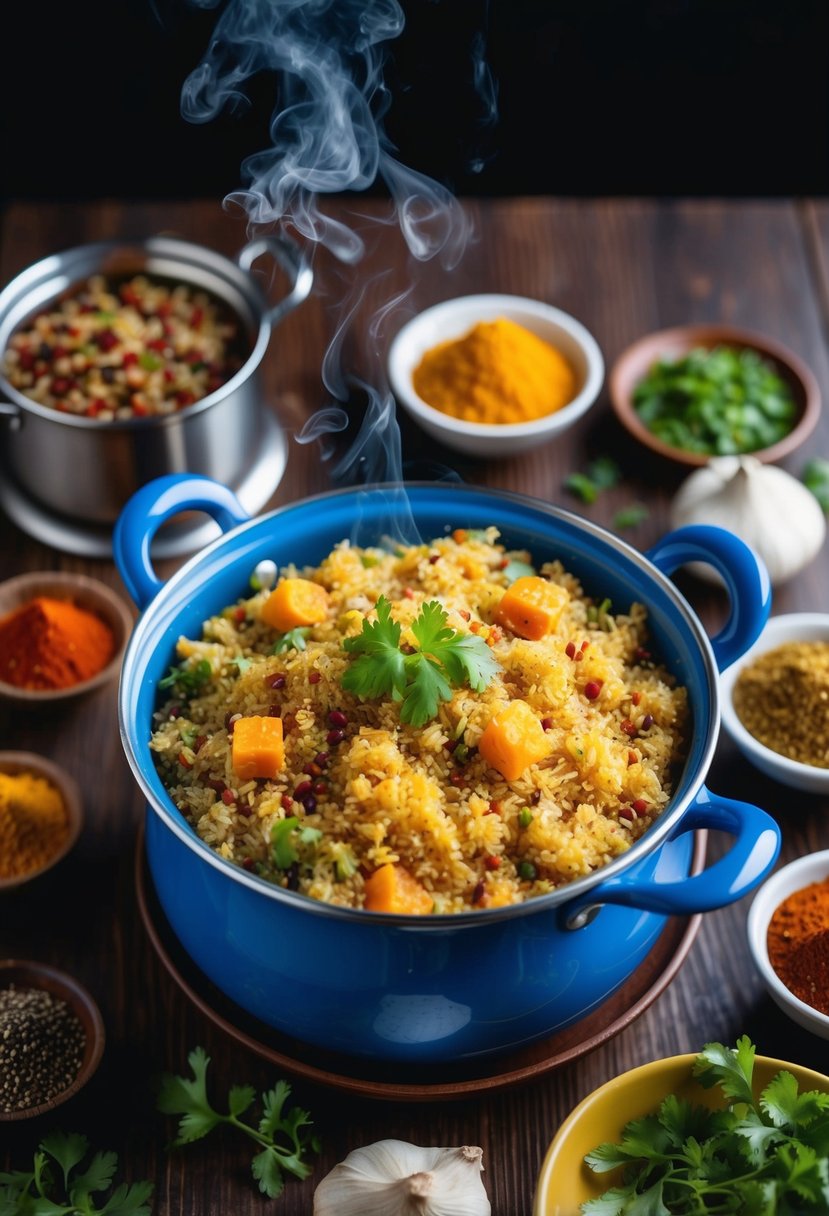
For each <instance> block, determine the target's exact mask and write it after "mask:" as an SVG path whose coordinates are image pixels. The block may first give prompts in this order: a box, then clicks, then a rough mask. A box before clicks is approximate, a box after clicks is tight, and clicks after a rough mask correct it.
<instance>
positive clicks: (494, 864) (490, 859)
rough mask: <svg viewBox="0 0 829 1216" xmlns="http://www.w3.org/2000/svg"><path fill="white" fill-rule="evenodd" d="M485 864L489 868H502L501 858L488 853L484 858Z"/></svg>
mask: <svg viewBox="0 0 829 1216" xmlns="http://www.w3.org/2000/svg"><path fill="white" fill-rule="evenodd" d="M484 865H485V866H486V868H487V869H488V870H499V869H500V868H501V858H500V857H495V856H494V855H493V854H492V853H488V854H487V856H486V857H485V858H484Z"/></svg>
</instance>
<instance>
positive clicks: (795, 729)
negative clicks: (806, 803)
mask: <svg viewBox="0 0 829 1216" xmlns="http://www.w3.org/2000/svg"><path fill="white" fill-rule="evenodd" d="M721 688H722V694H723V695H722V721H723V726H724V728H725V730H726V731H727V732H728V734H729V735H730V736H731V738H732V739H733V740H734V742H735V743H736V744H737V746H738V747H739V749H740V751H741V752H742V753H743V755H744V756H745V757H746V758H747V759H748V760H750V761H751V763H752V764H753V765H755V767H756V768H758V769H760V771H761V772H763V773H765V774H766V775H767V776H768V777H772V778H774V780H776V781H779V782H780V783H781V784H783V785H787V786H790V787H791V788H794V789H799V790H806V791H807V792H809V793H813V794H826V793H829V614H827V613H825V612H794V613H789V614H785V615H782V616H773V617H771V618H770V619H769V621H768V622H767V624H766V626H765V628H764V629H763V632H762V633H761V634H760V637H759V638H758V639H757V641H756V642H755V643H754V645H753V646H752V647H751V648H750V649H749V650H747V651H746V653H745V654H744V655H743V656H742V658H741V659H739V660H738V661H737V662H736V663H734V664H733V665H732V666H731V667H729V668H727V670H726V671H725V672H723V674H722V676H721Z"/></svg>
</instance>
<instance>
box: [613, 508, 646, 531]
mask: <svg viewBox="0 0 829 1216" xmlns="http://www.w3.org/2000/svg"><path fill="white" fill-rule="evenodd" d="M649 514H650V512H649V511H648V508H647V507H646V506H645V504H644V503H641V502H632V503H631V504H630V506H629V507H622V508H621V510H619V511H617V512H616V514H615V515H614V516H613V527H614V528H615V529H616V530H617V531H618V532H621V531H622V530H623V529H624V528H635V527H636V525H637V524H641V523H644V521H645V520H646V519H647V518H648V515H649Z"/></svg>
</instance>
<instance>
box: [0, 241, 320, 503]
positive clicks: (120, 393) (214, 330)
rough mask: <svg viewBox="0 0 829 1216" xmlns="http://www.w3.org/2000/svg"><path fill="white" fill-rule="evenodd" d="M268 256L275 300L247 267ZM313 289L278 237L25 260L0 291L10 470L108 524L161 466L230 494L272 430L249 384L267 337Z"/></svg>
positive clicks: (120, 246)
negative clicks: (238, 246) (276, 284)
mask: <svg viewBox="0 0 829 1216" xmlns="http://www.w3.org/2000/svg"><path fill="white" fill-rule="evenodd" d="M260 260H261V262H260ZM273 262H276V264H277V266H278V267H279V268H280V274H281V277H282V279H283V280H284V282H285V287H284V290H283V294H282V296H281V298H279V299H278V300H272V299H270V298H269V297H268V296H267V295H266V293H265V291H264V290H263V288H262V287H261V286H260V282H259V278H258V276H257V270H258V265H257V263H259V264H267V263H273ZM311 284H312V276H311V271H310V268H309V267H308V266H306V265H305V263H304V262H303V260H302V258H301V256H300V253H299V250H298V248H297V247H296V246H295V245H294V244H293V243H292V242H290V241H288V240H287V239H286V238H284V237H275V236H271V237H265V238H259V239H257V240H254V241H251V242H250V243H248V244H247V245H246V246H245V247H244V248H243V249H242V250H241V251H240V252H239V253H238V254H237V255H236V257H235V258H234V259H230V258H226V257H224V256H223V255H221V254H219V253H216V252H215V251H213V250H211V249H208V248H206V247H203V246H200V245H197V244H193V243H191V242H188V241H183V240H178V239H174V238H167V237H154V238H151V239H148V240H145V241H109V242H100V243H95V244H90V245H83V246H78V247H76V248H73V249H69V250H66V251H64V252H62V253H58V254H55V255H53V256H51V257H47V258H45V259H43V260H42V261H40V262H38V263H36V264H35V265H33V266H30V267H29V268H28V269H27V270H24V271H23V272H22V273H21V274H19V275H18V276H17V277H16V278H15V279H13V280H12V281H11V283H9V284H8V286H7V287H6V288H5V289H4V290H3V291H2V293H0V352H2V353H1V354H0V398H2V400H0V427H1V428H2V429H3V432H4V433H3V444H2V447H3V466H4V472H5V474H6V476H7V477H10V478H11V479H13V481H14V483H15V484H16V486H17V487H18V489H19V490H20V491H22V492H23V493H24V494H25V495H26V496H28V497H29V498H30V499H32V500H34V501H35V502H36V503H38V504H40V505H41V506H43V507H45V508H46V509H47V510H49V511H51V512H56V513H58V514H59V515H65V516H67V517H69V518H72V519H80V520H83V521H85V522H87V523H89V524H93V525H101V524H103V525H107V524H112V523H113V522H114V521H115V519H116V518H117V516H118V513H119V511H120V510H121V508H122V507H123V505H124V503H125V502H126V500H127V499H128V498H129V497H130V495H131V494H132V493H133V492H134V491H135V490H136V489H137V488H138V487H139V486H140V485H143V484H144V483H145V482H147V481H149V480H152V478H154V477H157V476H161V475H163V474H166V473H171V472H183V471H189V472H194V473H201V474H204V475H206V476H210V477H214V478H217V479H219V480H221V481H222V482H223V483H224V484H226V485H228V486H229V487H231V488H232V489H236V490H239V488H240V486H241V485H242V483H243V482H244V480H245V478H246V476H249V472H250V469H251V466H252V465H253V464H254V462H255V459H256V457H257V454H258V453H259V452H260V451H261V450H262V448H263V446H265V440H266V436H267V435H268V434H271V433H272V432H274V431H275V428H276V426H277V424H276V420H275V417H272V416H271V415H270V414H268V415H267V416H266V413H265V409H264V407H263V404H262V403H263V400H264V394H263V391H262V384H261V379H260V365H261V363H262V360H263V358H264V356H265V354H266V351H267V349H268V346H269V342H270V337H271V333H272V330H273V329H274V327H275V326H276V325H277V324H278V323H279V322H280V321H281V320H282V318H283V317H284V316H285V315H287V313H288V312H290V311H291V310H292V309H294V308H295V307H297V305H298V304H300V303H301V302H302V300H304V299H305V297H306V296H307V295H308V294H309V292H310V290H311ZM278 434H279V435H280V436H281V432H278ZM67 469H82V470H83V476H82V477H67V476H66V470H67Z"/></svg>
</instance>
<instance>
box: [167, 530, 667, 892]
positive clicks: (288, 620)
mask: <svg viewBox="0 0 829 1216" xmlns="http://www.w3.org/2000/svg"><path fill="white" fill-rule="evenodd" d="M532 563H533V558H532V555H530V554H529V553H526V552H508V551H506V550H505V548H504V546H503V545H501V544H499V543H498V532H497V530H496V529H495V528H490V529H487V530H486V531H483V532H471V531H470V532H466V531H461V530H458V531H455V532H454V533H452V534H451V535H447V536H445V537H441V538H439V539H437V540H434V541H432V542H431V543H430V544H423V545H416V546H410V547H406V548H397V549H395V550H394V551H393V552H390V551H387V550H385V549H381V548H377V549H373V548H366V549H360V548H356V547H354V546H353V545H351V544H349V543H348V542H347V541H346V542H343V543H342V544H340V545H338V546H337V547H336V548H335V549H334V550H333V552H331V553H330V554H329V555H328V556H327V557H326V558H325V560H324V561H323V562H322V563H321V564H320V565H319V566H318V567H317V568H315V569H310V570H301V571H300V570H298V569H296V568H294V567H289V568H287V569H284V570H280V571H278V572H277V571H276V570H275V569H274V570H270V571H263V570H262V568H261V567H257V571H256V572H254V574H253V576H252V578H251V587H250V588H248V589H247V590H248V591H249V592H250V594H249V595H248V596H247V597H246V598H245V597H243V598H241V599H239V601H238V602H237V603H236V604H233V605H230V606H228V607H227V608H225V609H224V611H222V612H221V613H220V614H219V615H217V616H215V617H212V618H211V619H210V620H208V621H206V622H205V623H204V625H203V632H202V636H201V637H200V638H198V639H195V638H193V639H191V638H180V639H179V641H178V644H177V656H176V657H177V660H178V662H177V664H176V666H174V667H172V668H171V669H170V671H169V674H168V675H167V676H166V677H165V678H164V679H163V680H161V681H160V685H161V698H162V700H161V703H160V704H159V707H158V710H157V712H156V714H155V718H154V723H153V733H152V739H151V748H152V751H153V753H154V758H155V762H156V765H157V767H158V770H159V773H160V776H161V779H162V781H163V783H164V785H165V787H166V789H167V791H168V793H169V795H170V798H171V799H172V801H173V803H174V804H175V806H176V807H178V809H179V810H180V811H181V813H182V814H183V815H184V816H185V818H186V819H187V820H188V822H189V823H190V824H191V825H192V826H193V828H194V829H195V831H196V832H197V833H198V835H199V837H200V838H201V839H202V840H203V841H205V842H206V843H207V844H208V845H209V846H210V847H212V848H213V849H215V850H216V851H217V853H218V854H219V855H220V856H222V857H223V858H226V859H227V860H228V861H230V862H234V863H236V864H238V865H240V866H241V867H243V868H244V869H245V870H248V871H251V872H252V873H254V874H257V875H259V876H260V877H261V878H264V879H266V880H267V881H269V882H272V883H274V884H276V885H278V886H280V887H284V888H287V889H289V890H292V891H298V892H301V893H302V894H304V895H307V896H310V897H311V898H313V899H317V900H322V901H325V902H328V903H331V904H338V905H342V906H346V907H350V908H366V909H369V910H371V911H379V912H393V913H404V914H428V913H454V912H462V911H469V910H471V909H479V908H493V907H499V906H503V905H507V904H514V903H520V902H521V901H523V900H526V899H528V898H531V897H533V896H537V895H541V894H544V893H546V892H549V891H551V890H553V889H555V888H557V887H560V886H562V885H563V884H566V883H569V882H571V881H573V880H574V879H577V878H580V877H582V876H584V875H588V874H590V873H592V872H594V871H595V870H597V869H599V868H601V867H602V866H604V865H606V864H607V863H608V862H609V861H611V860H612V859H613V858H614V857H616V856H618V855H619V854H622V853H624V852H625V851H626V850H627V849H628V848H630V846H631V845H632V844H633V843H634V842H635V841H636V840H638V839H639V837H640V836H641V835H642V834H643V833H644V832H645V831H646V830H647V829H648V827H649V826H650V825H651V824H652V823H653V822H654V820H655V819H656V818H657V817H658V816H659V814H660V813H661V812H662V811H663V809H664V808H665V806H666V805H667V803H668V801H669V799H670V796H671V793H672V788H673V781H674V779H675V776H676V773H677V771H678V768H679V766H680V765H681V763H682V760H683V758H684V754H685V747H686V740H687V735H688V725H689V723H688V718H689V711H688V704H687V696H686V691H685V689H684V688H682V687H681V686H678V685H677V683H676V681H675V679H674V678H673V676H672V675H671V674H670V672H668V671H667V670H666V669H665V668H664V666H662V665H661V664H660V663H659V662H658V660H657V659H656V657H655V656H654V655H652V653H651V651H650V649H649V647H650V642H649V637H648V631H647V619H646V611H645V609H644V607H643V606H642V605H640V604H632V605H631V606H630V607H629V608H628V609H627V610H626V611H625V612H620V613H617V612H614V611H613V605H612V604H611V603H610V602H609V601H608V600H599V599H597V598H595V597H591V596H589V595H587V594H585V592H584V590H583V589H582V587H581V585H580V583H579V582H578V580H577V579H576V578H575V577H574V576H573V575H572V574H569V573H568V572H567V571H566V570H565V569H564V568H563V567H562V565H561V564H560V563H559V562H557V561H552V562H548V563H546V564H544V565H542V566H541V567H540V568H539V569H538V570H536V569H535V568H534V567H533V565H532ZM265 565H266V566H267V565H269V563H265ZM271 565H272V564H271ZM277 574H278V577H277ZM264 584H268V585H264Z"/></svg>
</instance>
